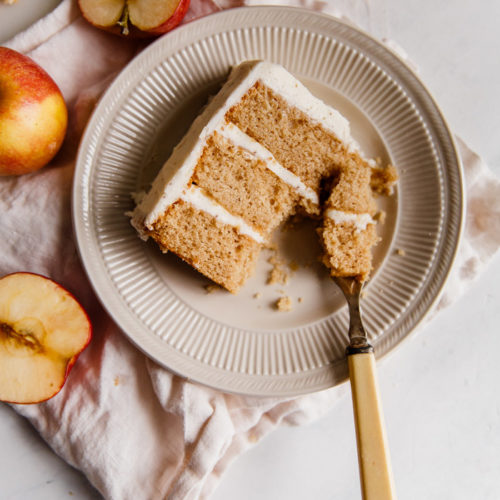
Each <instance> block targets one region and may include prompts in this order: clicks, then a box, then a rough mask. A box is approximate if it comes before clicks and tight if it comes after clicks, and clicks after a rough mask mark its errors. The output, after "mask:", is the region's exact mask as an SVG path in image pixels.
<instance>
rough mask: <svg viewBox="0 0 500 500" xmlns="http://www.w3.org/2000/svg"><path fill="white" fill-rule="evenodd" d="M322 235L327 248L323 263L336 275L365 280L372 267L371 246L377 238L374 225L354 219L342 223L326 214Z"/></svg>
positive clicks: (324, 246) (320, 231)
mask: <svg viewBox="0 0 500 500" xmlns="http://www.w3.org/2000/svg"><path fill="white" fill-rule="evenodd" d="M319 235H320V238H321V242H322V245H323V248H324V256H323V263H324V264H325V265H326V267H328V268H329V270H330V273H331V274H332V275H333V276H340V277H356V278H357V279H359V280H362V281H364V280H365V279H367V278H368V276H369V274H370V272H371V269H372V254H371V248H372V247H373V245H375V244H376V243H377V241H378V237H377V234H376V231H375V224H373V223H370V224H367V225H364V224H363V225H361V226H360V224H359V222H358V221H355V220H344V221H341V222H339V221H338V220H337V221H335V220H333V219H331V218H329V217H325V218H324V220H323V225H322V227H321V229H320V230H319Z"/></svg>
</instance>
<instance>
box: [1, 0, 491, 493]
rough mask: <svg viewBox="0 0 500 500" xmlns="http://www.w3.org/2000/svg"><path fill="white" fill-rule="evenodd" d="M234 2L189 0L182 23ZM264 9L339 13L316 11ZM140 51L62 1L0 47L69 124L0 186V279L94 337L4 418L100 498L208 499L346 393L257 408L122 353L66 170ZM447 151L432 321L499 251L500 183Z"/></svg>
mask: <svg viewBox="0 0 500 500" xmlns="http://www.w3.org/2000/svg"><path fill="white" fill-rule="evenodd" d="M244 3H245V2H242V1H232V0H219V2H217V3H216V2H212V1H211V0H206V1H201V0H198V1H197V0H192V2H191V8H190V11H189V13H188V15H187V17H186V20H185V22H187V21H189V20H191V19H194V18H196V17H199V16H202V15H206V14H209V13H211V12H215V11H217V10H219V9H221V8H229V7H235V6H240V5H242V4H244ZM246 3H247V4H260V3H262V2H259V1H258V0H256V1H253V2H246ZM268 3H269V2H268ZM274 3H280V4H287V5H292V4H293V5H299V6H303V7H308V8H313V9H316V10H322V11H328V12H329V13H330V14H337V12H335V11H334V10H333V8H332V7H331V6H330V5H329V4H328V3H327V2H321V1H309V0H296V1H295V2H294V1H281V2H274ZM147 43H148V42H147V41H137V40H126V39H122V38H119V37H115V36H113V35H110V34H107V33H105V32H103V31H100V30H98V29H95V28H94V27H92V26H90V25H89V24H88V23H86V22H85V21H84V20H83V18H82V17H81V16H80V14H79V10H78V8H77V6H76V2H73V1H71V0H65V1H63V2H62V3H61V4H60V6H59V7H58V8H56V9H55V10H54V11H53V12H52V13H51V14H49V15H48V16H47V17H45V18H44V19H42V20H41V21H40V22H38V23H37V24H35V25H34V26H33V27H31V28H30V29H28V30H27V31H25V32H23V33H21V34H20V35H18V36H17V37H15V38H14V39H13V40H11V41H10V42H9V43H8V44H6V45H7V46H10V47H11V48H14V49H16V50H18V51H20V52H23V53H26V54H28V55H29V56H31V57H32V58H33V59H34V60H35V61H37V62H38V63H39V64H40V65H41V66H42V67H44V68H45V69H46V70H47V71H48V72H49V73H50V74H51V75H52V77H53V78H54V80H55V81H56V82H57V84H58V85H59V86H60V88H61V90H62V92H63V94H64V97H65V99H66V102H67V105H68V109H69V117H70V121H69V128H68V133H67V137H66V140H65V143H64V145H63V148H62V150H61V151H60V153H59V154H58V155H57V157H56V158H55V159H54V160H53V161H52V162H51V164H50V165H48V166H46V167H45V168H43V169H42V170H40V171H39V172H36V173H33V174H30V175H25V176H22V177H18V178H14V177H9V178H0V213H1V219H0V225H1V226H0V228H1V233H2V234H3V235H8V237H4V238H1V239H0V273H1V274H2V275H3V274H7V273H11V272H16V271H31V272H36V273H40V274H43V275H46V276H49V277H51V278H52V279H54V280H56V281H58V282H60V283H61V284H62V285H63V286H65V287H67V288H68V289H69V290H70V291H71V292H72V293H73V294H74V295H75V296H76V297H77V298H78V300H79V301H80V302H81V303H82V305H83V306H84V307H85V309H86V310H87V311H88V313H89V315H90V318H91V320H92V323H93V327H94V336H93V340H92V342H91V344H90V346H89V347H88V348H87V349H86V350H85V352H84V353H83V354H82V355H81V357H80V358H79V360H78V362H77V363H76V365H75V367H74V368H73V371H72V372H71V374H70V377H69V379H68V381H67V383H66V385H65V386H64V388H63V389H62V391H61V392H60V393H59V394H58V395H57V396H56V397H54V398H53V399H51V400H49V401H47V402H45V403H42V404H37V405H27V406H21V405H18V406H14V408H15V409H16V411H17V412H19V413H20V414H21V415H23V416H25V417H26V418H28V419H29V420H30V422H31V423H32V424H33V425H34V426H35V428H36V429H37V430H38V432H39V433H40V434H41V436H42V437H43V438H44V439H45V440H46V441H47V443H49V445H50V446H51V447H52V448H53V450H54V451H55V452H56V453H57V454H59V455H60V456H61V457H62V458H63V459H64V460H66V461H67V462H69V463H70V464H72V465H73V466H75V467H76V468H78V469H80V470H81V471H82V472H83V473H84V474H85V475H86V476H87V477H88V479H89V480H90V481H91V483H92V484H93V485H94V486H95V487H96V488H97V489H98V490H99V491H100V492H101V493H102V495H103V496H104V497H105V498H110V499H117V500H127V499H134V500H140V499H149V500H154V499H164V498H169V499H175V500H181V499H198V498H207V497H209V496H210V494H211V492H212V491H213V490H214V488H215V487H216V485H217V483H218V481H219V480H220V478H221V476H222V474H223V472H224V470H225V469H226V468H227V466H228V465H229V464H230V463H231V461H232V460H234V459H235V458H236V457H237V456H238V455H240V454H241V453H243V452H244V451H245V450H246V449H248V448H249V447H250V446H252V445H254V444H255V443H257V442H258V441H259V440H260V439H261V438H262V437H263V436H265V435H266V434H268V433H269V432H271V431H272V430H273V429H275V428H276V427H277V426H279V425H281V424H292V425H300V424H304V423H307V422H310V421H312V420H314V419H316V418H318V417H319V416H321V415H323V414H324V413H326V412H327V411H328V410H331V409H332V408H333V407H334V405H335V401H337V400H338V398H339V397H341V396H342V395H343V394H345V393H346V392H347V391H348V387H347V386H346V385H345V384H344V385H341V386H339V387H336V388H332V389H329V390H325V391H321V392H318V393H315V394H311V395H308V396H302V397H298V398H256V397H244V396H238V395H229V394H225V393H222V392H220V391H217V390H214V389H210V388H207V387H203V386H200V385H197V384H193V383H190V382H188V381H186V380H184V379H181V378H180V377H178V376H175V375H173V374H172V373H170V372H169V371H168V370H165V369H164V368H162V367H160V366H158V365H156V364H155V363H154V362H152V361H150V360H149V359H148V358H146V357H145V356H144V355H143V354H142V353H141V352H140V351H139V350H137V349H136V348H135V347H134V346H132V344H131V343H130V342H129V341H128V340H127V338H126V336H125V335H124V334H123V333H122V332H121V331H120V330H119V328H118V327H117V326H116V325H115V324H114V323H113V321H112V320H111V319H110V317H109V316H108V314H107V313H106V312H105V310H104V309H103V307H102V306H101V305H100V303H99V301H98V300H97V298H96V296H95V294H94V292H93V290H92V288H91V286H90V284H89V282H88V280H87V277H86V275H85V272H84V270H83V268H82V266H81V263H80V261H79V258H78V255H77V250H76V246H75V241H74V239H73V236H72V222H71V189H72V178H73V170H74V166H75V157H76V153H77V147H78V143H79V140H80V137H81V134H82V132H83V129H84V127H85V124H86V122H87V120H88V118H89V116H90V114H91V113H92V110H93V109H94V107H95V105H96V103H97V101H98V99H99V96H100V95H101V93H102V92H103V91H104V90H105V88H106V87H107V86H108V85H109V83H110V82H111V81H112V80H113V78H114V77H115V76H116V74H117V73H118V72H119V71H120V70H121V69H122V68H123V67H124V66H125V65H126V64H127V62H128V61H130V60H131V59H132V58H133V57H134V56H135V55H136V54H137V53H138V52H140V50H141V49H142V48H143V47H144V46H145V45H146V44H147ZM392 46H393V47H394V44H392ZM457 141H458V147H459V152H460V155H461V158H462V161H463V165H464V170H465V180H466V191H467V214H466V225H465V230H464V238H463V241H462V243H461V246H460V248H459V252H458V256H457V260H456V263H455V266H454V269H453V271H452V273H451V276H450V279H449V281H448V284H447V286H446V289H445V291H444V293H443V295H442V297H441V301H440V303H439V305H438V307H437V309H439V308H442V307H444V306H446V305H448V304H450V303H451V302H453V301H454V300H456V298H457V297H458V296H459V295H460V293H461V292H462V291H463V290H464V289H465V288H467V286H468V284H469V283H470V281H471V280H473V279H475V278H476V277H477V276H478V274H479V273H480V272H481V270H482V269H483V268H484V266H485V265H486V264H487V263H488V261H489V260H490V259H491V257H492V256H493V255H494V254H495V253H496V252H497V250H498V248H499V246H500V213H499V205H498V203H496V201H497V200H498V199H500V181H499V179H498V178H497V177H495V176H494V175H493V174H492V173H491V171H490V170H489V169H488V167H487V166H486V165H485V163H484V162H483V161H482V160H481V158H480V157H479V156H478V155H476V154H475V153H473V152H472V151H470V149H469V148H468V147H467V146H466V145H465V144H464V143H463V142H462V141H460V140H459V139H458V140H457Z"/></svg>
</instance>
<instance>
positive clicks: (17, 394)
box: [0, 272, 92, 403]
mask: <svg viewBox="0 0 500 500" xmlns="http://www.w3.org/2000/svg"><path fill="white" fill-rule="evenodd" d="M91 337H92V327H91V324H90V321H89V318H88V316H87V314H86V312H85V311H84V309H83V308H82V306H80V304H79V303H78V302H77V301H76V299H75V298H74V297H73V295H71V294H70V293H69V292H68V291H67V290H65V289H64V288H63V287H61V286H60V285H59V284H57V283H56V282H54V281H52V280H50V279H49V278H45V277H43V276H40V275H37V274H32V273H24V272H20V273H14V274H8V275H7V276H4V277H3V278H1V279H0V401H6V402H9V403H39V402H42V401H45V400H47V399H49V398H51V397H52V396H55V395H56V394H57V393H58V392H59V391H60V389H61V388H62V387H63V385H64V383H65V381H66V378H67V376H68V374H69V372H70V370H71V368H72V367H73V365H74V364H75V362H76V359H77V358H78V355H79V354H80V353H81V352H82V351H83V350H84V349H85V347H87V345H88V344H89V342H90V339H91Z"/></svg>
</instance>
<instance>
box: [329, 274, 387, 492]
mask: <svg viewBox="0 0 500 500" xmlns="http://www.w3.org/2000/svg"><path fill="white" fill-rule="evenodd" d="M333 280H334V281H335V282H336V283H337V285H338V286H339V287H340V289H341V290H342V293H343V294H344V296H345V298H346V300H347V304H348V306H349V346H348V347H347V350H346V353H347V364H348V366H349V378H350V381H351V392H352V403H353V409H354V421H355V427H356V441H357V448H358V462H359V473H360V479H361V491H362V495H363V499H364V500H392V499H395V498H396V493H395V488H394V481H393V478H392V471H391V463H390V457H389V446H388V444H387V436H386V432H385V425H384V419H383V415H382V404H381V400H380V394H379V389H378V383H377V377H376V371H375V355H374V353H373V347H372V346H371V345H370V343H369V342H368V338H367V336H366V332H365V329H364V327H363V323H362V321H361V311H360V306H359V299H360V294H361V290H362V288H363V282H362V281H359V280H357V279H356V278H339V277H334V278H333Z"/></svg>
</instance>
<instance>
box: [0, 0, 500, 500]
mask: <svg viewBox="0 0 500 500" xmlns="http://www.w3.org/2000/svg"><path fill="white" fill-rule="evenodd" d="M58 3H59V1H58V0H38V1H36V2H35V1H33V0H19V1H18V4H17V5H15V6H13V7H8V6H0V43H1V42H2V41H5V40H7V39H8V38H10V37H11V36H12V35H14V34H15V33H16V32H18V31H20V30H22V29H25V28H26V27H27V26H29V24H30V23H32V22H33V21H35V20H36V19H37V18H38V17H40V16H42V15H44V14H45V13H47V12H49V11H50V10H51V9H52V8H53V7H54V6H55V5H57V4H58ZM262 3H264V2H262ZM332 4H334V5H335V6H337V7H338V8H339V10H340V11H342V12H344V13H345V14H346V15H348V16H349V17H350V18H351V19H352V20H353V21H355V22H356V23H358V24H359V25H360V26H361V27H362V28H364V29H366V30H368V31H370V32H371V33H372V34H374V35H375V36H377V37H380V38H383V37H385V38H390V39H392V40H395V41H397V43H398V44H399V45H401V46H402V47H403V48H404V49H405V51H406V52H407V53H408V55H409V56H410V58H411V59H412V60H413V61H414V63H415V64H416V65H417V66H418V67H419V69H420V76H421V79H422V80H423V82H424V83H425V84H426V85H427V86H428V88H429V89H430V91H431V93H432V94H433V95H434V97H435V98H436V100H437V102H438V103H439V105H440V107H441V108H442V110H443V112H444V115H445V117H446V118H447V120H448V122H449V124H450V127H451V129H452V130H453V131H455V133H456V134H458V135H460V136H461V137H462V138H463V139H464V140H465V141H466V142H467V143H468V144H469V145H470V146H471V147H472V148H473V149H474V150H476V151H477V152H478V153H480V154H481V155H482V156H483V158H484V159H485V160H486V161H487V163H488V164H489V165H490V167H491V168H492V169H493V170H494V171H495V172H496V173H497V174H498V175H500V32H499V26H498V22H499V20H500V2H498V0H481V2H478V1H477V0H455V1H454V2H436V1H435V0H418V1H417V0H385V1H384V0H364V1H363V0H359V1H354V0H349V1H348V0H345V1H341V0H339V1H338V2H332ZM499 203H500V200H499ZM499 278H500V258H499V257H498V256H497V257H496V259H495V260H494V261H493V263H492V264H490V266H489V267H488V269H487V270H486V272H485V273H484V274H483V275H482V276H481V277H480V279H479V280H478V281H477V282H476V283H475V284H474V285H472V286H471V287H470V290H469V291H468V292H467V293H466V294H465V296H463V297H462V298H461V299H460V300H459V301H458V302H457V303H456V304H454V305H453V306H451V307H449V308H448V309H447V310H446V311H443V312H441V313H440V314H439V316H438V317H436V318H434V320H433V321H432V323H431V324H430V325H427V326H426V327H425V328H424V329H422V330H420V331H419V332H418V334H416V335H413V336H412V337H411V339H410V340H409V341H408V342H403V344H402V345H401V346H400V347H398V348H397V350H396V351H395V352H394V353H393V354H392V355H391V356H388V357H387V358H386V359H384V360H383V362H381V363H379V365H378V374H379V382H380V386H381V391H382V399H383V406H384V412H385V417H386V424H387V430H388V435H389V441H390V448H391V454H392V462H393V471H394V476H395V481H396V486H397V491H398V496H399V498H401V499H418V500H423V499H425V500H433V499H436V500H437V499H439V500H446V499H453V500H461V499H463V500H473V499H480V500H489V499H491V500H497V499H499V498H500V481H498V474H499V471H500V389H499V378H500V365H499V363H498V352H499V351H500V287H499V286H498V279H499ZM359 496H360V490H359V483H358V470H357V457H356V444H355V438H354V427H353V416H352V409H351V401H350V399H349V398H348V397H345V398H343V399H342V400H341V401H340V402H338V403H337V404H336V405H335V407H334V408H332V410H331V411H330V412H329V413H328V414H327V415H326V416H325V417H323V418H321V419H320V420H318V421H316V422H314V423H312V424H310V425H308V426H305V427H294V428H281V429H279V430H277V431H276V432H274V433H273V434H271V435H270V436H268V437H267V438H265V439H264V440H263V441H262V442H261V443H258V444H257V445H256V446H255V447H254V448H253V449H251V450H250V451H249V452H247V453H246V454H245V455H243V456H242V457H240V458H239V459H237V460H236V462H235V463H234V464H233V465H232V466H231V468H230V469H229V470H228V471H227V472H226V474H225V476H224V477H223V479H222V481H221V484H220V486H219V488H218V489H217V491H216V492H215V494H214V496H213V498H212V500H234V499H238V500H250V499H252V500H253V499H259V500H271V499H272V500H276V499H278V500H280V499H287V500H299V499H314V500H323V499H324V500H326V499H339V500H344V499H345V500H350V499H356V498H359ZM0 498H1V499H2V500H21V499H22V500H26V499H30V500H31V499H34V500H41V499H43V500H54V499H60V498H77V499H98V498H100V496H99V494H98V493H97V492H96V491H95V490H93V488H92V487H91V486H90V485H89V483H88V482H87V481H86V479H85V478H84V477H83V476H82V475H81V474H80V473H79V472H77V471H75V470H74V469H72V468H71V467H69V466H68V465H67V464H65V463H64V462H63V461H62V460H60V459H59V458H58V457H57V456H56V455H55V454H54V453H53V452H52V451H51V450H50V448H49V447H48V446H47V445H46V444H45V443H44V442H43V441H42V440H41V439H40V438H39V436H38V434H37V433H36V432H35V431H34V430H33V429H32V428H31V426H30V425H29V424H28V423H27V422H25V421H24V420H23V419H22V418H20V417H19V416H17V415H16V414H15V413H14V412H13V411H12V410H11V409H10V408H9V407H8V406H6V405H3V404H0Z"/></svg>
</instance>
